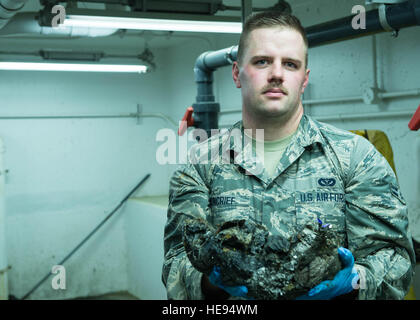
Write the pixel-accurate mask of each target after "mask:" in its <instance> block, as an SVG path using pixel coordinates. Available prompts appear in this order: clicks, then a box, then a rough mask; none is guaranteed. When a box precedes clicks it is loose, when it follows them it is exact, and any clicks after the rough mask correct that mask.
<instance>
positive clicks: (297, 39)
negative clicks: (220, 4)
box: [162, 13, 415, 299]
mask: <svg viewBox="0 0 420 320" xmlns="http://www.w3.org/2000/svg"><path fill="white" fill-rule="evenodd" d="M307 50H308V44H307V39H306V35H305V32H304V30H303V28H302V27H301V25H300V22H299V21H298V20H297V18H295V17H293V16H291V15H287V14H277V13H259V14H256V15H253V16H252V17H251V18H250V19H248V20H247V23H246V25H245V26H244V30H243V33H242V35H241V40H240V44H239V50H238V59H237V62H234V64H233V68H232V74H233V79H234V82H235V84H236V86H237V87H238V88H241V92H242V105H243V106H242V121H240V122H238V123H236V124H235V125H234V126H233V127H232V128H231V129H230V130H229V131H227V132H224V133H221V134H219V135H217V136H212V137H211V138H210V139H208V140H207V141H205V142H203V143H200V144H198V145H196V146H194V148H192V154H193V155H198V156H191V157H190V158H189V162H188V164H187V165H185V166H182V167H181V168H179V169H178V170H177V171H176V172H175V173H174V175H173V176H172V179H171V182H170V194H169V207H168V220H167V224H166V226H165V238H164V247H165V258H164V265H163V270H162V280H163V282H164V284H165V286H166V289H167V295H168V299H205V298H212V297H216V298H228V297H229V294H227V293H226V291H225V290H223V289H221V288H220V287H218V286H216V285H214V283H212V282H210V281H209V278H208V277H207V276H206V275H203V274H202V273H200V272H199V271H198V270H196V269H194V267H193V266H192V265H191V263H190V261H189V260H188V257H187V255H186V252H185V249H184V246H183V242H182V231H181V227H182V223H183V221H184V220H185V219H186V218H188V217H196V218H203V219H206V220H207V221H208V222H209V223H211V224H213V225H214V226H218V225H220V224H221V223H223V222H226V221H229V220H236V219H244V218H245V219H252V220H254V221H256V222H258V223H261V224H263V225H264V226H266V227H267V228H268V230H269V231H270V233H271V234H275V235H282V236H284V237H286V238H289V239H291V237H292V236H293V232H294V230H295V228H294V226H296V224H304V223H306V222H307V221H308V220H309V219H316V218H319V219H321V220H322V221H323V222H324V223H329V224H331V226H332V228H334V230H335V231H336V232H337V234H338V235H339V237H340V242H341V245H342V246H343V247H345V248H347V249H348V250H349V252H350V253H351V254H352V255H353V256H354V261H355V263H354V269H353V270H355V271H354V273H355V274H357V275H358V277H359V279H360V287H359V288H356V287H355V288H354V289H358V290H354V291H353V294H354V295H355V296H357V298H358V299H402V298H404V296H405V294H406V293H407V291H408V288H409V285H410V282H411V279H412V275H413V269H414V261H415V258H414V251H413V247H412V242H411V236H410V234H409V231H408V217H407V207H406V203H405V200H404V199H403V197H402V196H401V193H400V189H399V185H398V182H397V180H396V177H395V174H394V172H393V170H392V169H391V167H390V166H389V164H388V162H387V161H386V159H385V158H384V157H383V156H382V155H381V154H380V153H379V152H378V151H377V150H376V149H375V147H374V146H373V145H372V144H370V142H369V141H367V140H366V139H364V138H363V137H360V136H357V135H355V134H353V133H350V132H347V131H344V130H340V129H338V128H335V127H333V126H331V125H327V124H323V123H320V122H317V121H315V120H313V119H311V118H310V117H309V116H306V115H304V114H303V106H302V102H301V99H300V96H301V94H302V93H303V91H304V88H305V87H306V85H307V83H308V77H309V69H307ZM244 129H252V130H254V131H251V135H252V138H254V139H255V140H256V141H259V140H258V135H257V134H256V133H257V131H256V129H264V150H263V152H262V153H261V152H260V153H258V147H257V152H256V153H257V157H252V156H251V155H252V154H254V153H253V152H252V148H251V147H250V144H247V145H246V146H245V147H243V148H242V147H241V146H240V144H239V146H238V143H235V139H231V137H232V136H235V135H237V134H236V133H237V132H241V133H242V132H243V131H244ZM245 131H246V130H245ZM251 145H252V144H251ZM215 155H216V156H215ZM207 159H208V160H209V161H205V160H207ZM263 159H264V160H265V161H263ZM356 271H357V273H356ZM351 290H353V289H351ZM337 292H338V291H337ZM337 292H335V293H334V294H330V295H328V297H329V298H334V297H335V296H337V295H340V294H343V292H341V293H340V292H338V293H337ZM315 298H316V295H315Z"/></svg>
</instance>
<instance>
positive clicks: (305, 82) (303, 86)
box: [301, 69, 311, 94]
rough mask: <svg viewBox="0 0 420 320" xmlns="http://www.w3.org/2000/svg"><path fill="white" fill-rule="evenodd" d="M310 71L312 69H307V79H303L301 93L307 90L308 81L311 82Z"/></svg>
mask: <svg viewBox="0 0 420 320" xmlns="http://www.w3.org/2000/svg"><path fill="white" fill-rule="evenodd" d="M309 72H311V70H309V69H306V74H305V80H304V81H303V85H302V92H301V94H303V92H304V91H305V88H306V86H307V85H308V82H309Z"/></svg>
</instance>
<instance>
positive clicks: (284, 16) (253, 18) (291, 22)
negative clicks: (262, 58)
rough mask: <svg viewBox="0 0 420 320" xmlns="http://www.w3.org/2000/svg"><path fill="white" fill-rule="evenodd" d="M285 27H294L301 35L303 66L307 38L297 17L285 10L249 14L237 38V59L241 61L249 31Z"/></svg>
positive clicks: (306, 62)
mask: <svg viewBox="0 0 420 320" xmlns="http://www.w3.org/2000/svg"><path fill="white" fill-rule="evenodd" d="M270 27H285V28H290V29H294V30H296V31H297V32H299V33H300V34H301V35H302V38H303V41H304V43H305V46H306V55H305V67H306V66H307V65H308V38H307V37H306V32H305V29H304V28H303V27H302V25H301V23H300V21H299V19H298V18H297V17H296V16H294V15H292V14H290V13H286V12H281V11H263V12H259V13H255V14H252V15H250V16H249V17H248V18H247V19H246V20H245V24H244V27H243V30H242V33H241V37H240V38H239V47H238V55H237V61H238V62H239V63H241V61H242V59H243V54H244V51H245V47H246V41H247V39H248V35H249V34H250V33H251V31H253V30H255V29H259V28H270Z"/></svg>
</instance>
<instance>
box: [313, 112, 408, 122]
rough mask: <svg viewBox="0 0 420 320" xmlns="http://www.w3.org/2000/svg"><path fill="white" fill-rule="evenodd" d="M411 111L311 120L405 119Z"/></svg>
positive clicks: (336, 116) (346, 115) (339, 115)
mask: <svg viewBox="0 0 420 320" xmlns="http://www.w3.org/2000/svg"><path fill="white" fill-rule="evenodd" d="M412 115H413V110H404V111H389V112H379V113H378V112H370V113H355V114H337V115H335V116H314V115H312V118H314V119H316V120H318V121H325V122H326V121H336V120H365V119H370V118H374V119H378V118H389V117H406V116H408V117H409V116H412Z"/></svg>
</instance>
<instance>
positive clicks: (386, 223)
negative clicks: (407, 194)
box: [346, 139, 415, 300]
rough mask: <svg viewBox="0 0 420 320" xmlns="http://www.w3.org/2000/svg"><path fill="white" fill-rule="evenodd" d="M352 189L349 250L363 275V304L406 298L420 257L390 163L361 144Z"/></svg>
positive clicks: (354, 159) (350, 183)
mask: <svg viewBox="0 0 420 320" xmlns="http://www.w3.org/2000/svg"><path fill="white" fill-rule="evenodd" d="M349 172H350V174H349V177H348V182H347V184H346V232H347V239H348V247H349V249H350V250H351V251H352V252H353V255H354V257H355V267H356V269H357V270H358V273H359V275H360V284H359V294H358V298H359V299H363V300H365V299H403V298H404V296H405V295H406V294H407V292H408V290H409V286H410V283H411V279H412V277H413V272H414V266H415V256H414V250H413V244H412V240H411V235H410V231H409V228H408V212H407V205H406V202H405V200H404V198H403V196H402V194H401V191H400V187H399V185H398V182H397V178H396V176H395V174H394V172H393V170H392V169H391V167H390V166H389V164H388V162H387V160H386V159H385V158H384V157H383V156H382V155H381V154H380V153H379V152H378V151H377V150H376V149H375V148H374V146H373V145H372V144H370V142H368V141H367V140H365V139H359V141H358V143H357V145H356V150H355V152H354V153H353V155H352V159H351V162H350V170H349Z"/></svg>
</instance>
